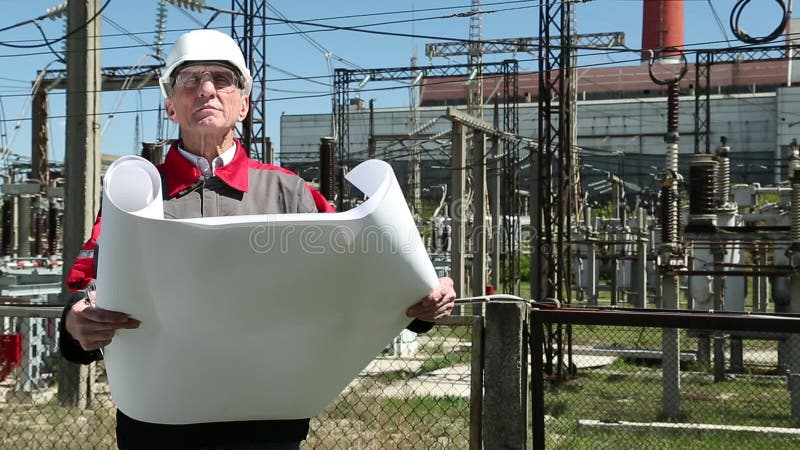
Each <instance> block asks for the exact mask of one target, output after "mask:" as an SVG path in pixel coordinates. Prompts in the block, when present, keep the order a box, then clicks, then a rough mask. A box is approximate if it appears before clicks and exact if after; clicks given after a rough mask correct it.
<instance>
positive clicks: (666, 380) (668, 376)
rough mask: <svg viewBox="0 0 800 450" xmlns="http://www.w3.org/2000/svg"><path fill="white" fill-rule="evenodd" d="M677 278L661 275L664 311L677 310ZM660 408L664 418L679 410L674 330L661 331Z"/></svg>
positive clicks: (677, 351) (677, 347) (677, 337)
mask: <svg viewBox="0 0 800 450" xmlns="http://www.w3.org/2000/svg"><path fill="white" fill-rule="evenodd" d="M679 292H680V290H679V286H678V277H677V276H675V275H662V277H661V302H662V304H663V306H664V309H678V293H679ZM661 347H662V353H661V370H662V377H661V383H662V393H661V407H662V409H663V413H664V415H665V416H666V417H670V418H677V417H678V415H679V414H680V409H681V360H680V348H681V344H680V335H679V334H678V330H677V329H675V328H664V329H662V330H661Z"/></svg>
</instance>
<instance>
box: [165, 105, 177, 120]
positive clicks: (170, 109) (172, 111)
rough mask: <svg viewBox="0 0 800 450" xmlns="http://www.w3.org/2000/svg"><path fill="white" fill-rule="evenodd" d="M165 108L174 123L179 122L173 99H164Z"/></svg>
mask: <svg viewBox="0 0 800 450" xmlns="http://www.w3.org/2000/svg"><path fill="white" fill-rule="evenodd" d="M164 110H165V111H166V112H167V117H169V120H171V121H172V122H173V123H178V120H177V119H176V118H175V105H173V104H172V100H170V99H166V100H164Z"/></svg>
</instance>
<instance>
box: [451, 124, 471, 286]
mask: <svg viewBox="0 0 800 450" xmlns="http://www.w3.org/2000/svg"><path fill="white" fill-rule="evenodd" d="M466 165H467V130H466V129H465V127H464V126H463V125H461V124H460V123H458V122H453V164H452V167H451V174H452V175H451V179H450V218H451V219H450V220H451V222H450V228H451V233H452V234H451V236H452V238H451V244H450V254H451V257H450V277H451V278H452V279H453V284H454V286H453V287H454V288H455V291H456V293H458V295H463V293H464V289H465V288H466V274H465V273H464V265H465V259H464V254H465V252H466V237H467V236H466V234H467V228H466V225H467V224H466V220H467V218H466V217H465V212H466V208H465V205H464V192H465V191H466V189H467V179H466V178H467V177H466Z"/></svg>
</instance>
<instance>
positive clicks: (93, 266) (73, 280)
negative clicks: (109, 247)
mask: <svg viewBox="0 0 800 450" xmlns="http://www.w3.org/2000/svg"><path fill="white" fill-rule="evenodd" d="M101 222H102V216H101V215H100V214H98V215H97V220H95V221H94V226H93V227H92V235H91V236H89V240H87V241H86V243H85V244H83V247H81V250H80V252H79V253H78V257H77V258H75V261H74V262H73V263H72V267H71V268H70V269H69V273H68V274H67V287H68V288H69V289H70V290H72V291H73V292H74V291H77V290H80V289H86V286H88V285H89V282H90V281H92V280H94V279H95V277H96V274H97V261H96V260H95V253H96V251H97V239H98V238H99V237H100V223H101Z"/></svg>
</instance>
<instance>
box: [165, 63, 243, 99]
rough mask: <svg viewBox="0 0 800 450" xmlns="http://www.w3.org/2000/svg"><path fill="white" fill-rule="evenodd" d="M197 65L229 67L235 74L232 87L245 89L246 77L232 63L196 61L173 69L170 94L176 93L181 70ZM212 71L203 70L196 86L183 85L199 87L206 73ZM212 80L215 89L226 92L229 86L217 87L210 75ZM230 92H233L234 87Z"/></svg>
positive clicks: (240, 89)
mask: <svg viewBox="0 0 800 450" xmlns="http://www.w3.org/2000/svg"><path fill="white" fill-rule="evenodd" d="M195 66H217V67H220V68H224V69H228V70H230V71H231V73H232V74H233V84H231V86H230V87H233V88H234V89H238V90H239V91H242V90H243V89H244V78H243V77H242V74H240V73H239V70H238V69H236V68H235V67H232V66H231V65H229V64H226V63H224V62H220V61H196V62H191V63H186V64H183V65H181V66H179V67H177V68H176V69H175V70H173V71H172V74H171V75H170V83H169V91H170V92H168V94H169V95H170V96H172V94H174V93H175V85H176V84H177V83H178V78H179V77H180V74H181V72H183V71H184V70H186V69H189V68H191V67H195ZM212 72H213V71H212V70H204V71H202V72H201V74H200V75H201V78H200V80H199V82H198V84H197V85H196V86H193V87H191V88H187V87H186V86H182V87H183V88H184V89H197V87H198V86H200V85H202V83H203V80H204V79H205V76H204V75H205V74H209V75H211V74H212ZM210 81H211V84H213V85H214V89H215V90H217V91H220V92H225V91H224V89H227V88H228V86H226V87H223V88H217V85H216V84H215V83H214V77H213V76H211V77H210ZM230 92H233V89H232V90H231V91H230Z"/></svg>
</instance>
